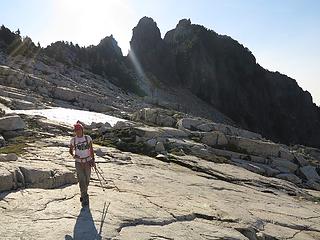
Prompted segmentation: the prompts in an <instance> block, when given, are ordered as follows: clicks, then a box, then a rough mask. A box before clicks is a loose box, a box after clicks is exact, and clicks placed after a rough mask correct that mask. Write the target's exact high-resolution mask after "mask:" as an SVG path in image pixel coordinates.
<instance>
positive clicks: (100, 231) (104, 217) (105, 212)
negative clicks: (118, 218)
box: [99, 202, 110, 237]
mask: <svg viewBox="0 0 320 240" xmlns="http://www.w3.org/2000/svg"><path fill="white" fill-rule="evenodd" d="M106 204H107V202H104V206H103V211H102V216H101V224H100V229H99V236H100V237H101V233H102V226H103V223H104V221H105V219H106V216H107V213H108V209H109V206H110V202H109V203H108V206H107V208H106Z"/></svg>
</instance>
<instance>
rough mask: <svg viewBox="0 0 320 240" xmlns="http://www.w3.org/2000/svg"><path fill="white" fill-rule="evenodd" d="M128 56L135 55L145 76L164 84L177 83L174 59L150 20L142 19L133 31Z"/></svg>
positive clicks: (154, 24) (155, 25) (157, 29)
mask: <svg viewBox="0 0 320 240" xmlns="http://www.w3.org/2000/svg"><path fill="white" fill-rule="evenodd" d="M130 46H131V50H130V53H129V55H130V54H135V59H137V60H138V61H139V63H140V65H141V66H142V68H143V71H145V73H146V74H147V75H149V76H150V74H152V75H153V77H155V78H156V80H160V81H162V82H165V83H170V82H171V83H172V82H173V83H174V82H177V80H178V77H177V73H176V67H175V58H174V55H173V52H172V51H171V49H170V48H169V46H168V45H167V44H166V43H165V42H164V41H163V39H162V38H161V34H160V30H159V28H158V27H157V24H156V23H155V22H154V21H153V19H152V18H148V17H143V18H142V19H141V20H140V21H139V23H138V25H137V26H136V27H135V28H134V29H133V35H132V39H131V41H130Z"/></svg>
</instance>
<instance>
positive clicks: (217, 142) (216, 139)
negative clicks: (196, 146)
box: [201, 131, 228, 146]
mask: <svg viewBox="0 0 320 240" xmlns="http://www.w3.org/2000/svg"><path fill="white" fill-rule="evenodd" d="M201 142H202V143H204V144H207V145H209V146H221V145H227V144H228V139H227V138H226V136H225V135H224V134H223V133H222V132H218V131H213V132H207V133H205V134H204V135H203V137H202V138H201Z"/></svg>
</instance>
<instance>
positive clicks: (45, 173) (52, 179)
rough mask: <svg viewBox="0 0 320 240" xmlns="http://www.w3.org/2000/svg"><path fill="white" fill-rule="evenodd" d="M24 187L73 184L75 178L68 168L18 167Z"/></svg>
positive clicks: (54, 186) (52, 186)
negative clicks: (22, 176) (22, 177)
mask: <svg viewBox="0 0 320 240" xmlns="http://www.w3.org/2000/svg"><path fill="white" fill-rule="evenodd" d="M20 170H21V172H22V174H23V175H24V180H25V184H26V187H31V188H44V189H51V188H57V187H61V186H63V185H66V184H74V183H76V182H77V179H76V177H75V175H74V173H73V172H71V171H69V170H68V169H44V168H39V167H37V168H36V167H34V166H23V167H20Z"/></svg>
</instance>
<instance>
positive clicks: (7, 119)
mask: <svg viewBox="0 0 320 240" xmlns="http://www.w3.org/2000/svg"><path fill="white" fill-rule="evenodd" d="M25 127H26V124H25V123H24V121H23V120H22V119H21V117H20V116H19V115H11V116H4V117H1V118H0V131H15V130H20V129H24V128H25Z"/></svg>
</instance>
